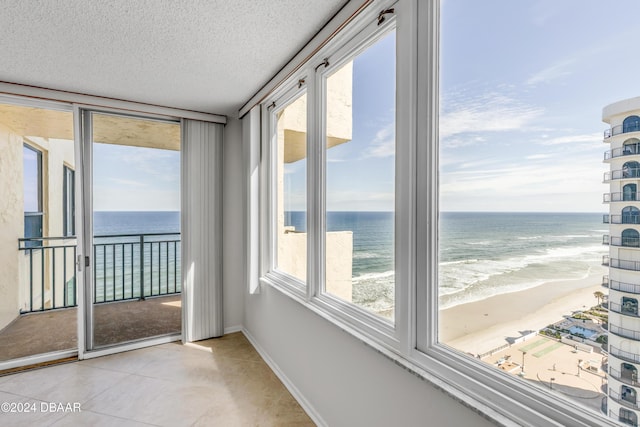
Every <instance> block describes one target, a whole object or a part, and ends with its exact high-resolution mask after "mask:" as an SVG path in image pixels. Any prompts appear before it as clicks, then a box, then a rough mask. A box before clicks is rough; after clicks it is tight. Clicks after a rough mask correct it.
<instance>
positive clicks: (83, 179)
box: [74, 105, 184, 360]
mask: <svg viewBox="0 0 640 427" xmlns="http://www.w3.org/2000/svg"><path fill="white" fill-rule="evenodd" d="M94 114H104V115H112V116H116V117H125V118H134V119H142V120H151V121H160V122H165V123H166V122H173V123H177V124H181V119H180V118H177V117H172V116H165V115H159V114H152V113H140V114H132V113H131V112H128V111H122V110H118V109H113V108H96V107H89V106H87V107H84V106H79V105H76V106H74V119H75V122H76V125H77V126H78V129H77V133H76V135H78V137H77V138H76V139H77V143H79V145H80V147H79V153H80V155H81V157H82V161H81V163H80V165H81V173H80V176H78V175H76V204H77V207H76V230H77V231H78V230H81V231H78V236H80V234H81V235H82V242H81V241H80V237H78V254H79V255H78V261H79V264H78V268H79V271H78V275H82V276H83V280H82V286H79V287H78V302H79V303H78V358H79V359H80V360H82V359H90V358H94V357H100V356H105V355H108V354H114V353H119V352H123V351H129V350H135V349H139V348H144V347H149V346H153V345H158V344H164V343H169V342H174V341H180V340H181V339H182V331H181V332H180V333H177V334H171V335H164V336H159V337H150V338H146V339H140V340H136V341H129V342H123V343H119V344H114V345H109V346H104V347H99V348H95V345H94V339H93V338H94V331H95V323H94V316H93V298H94V295H93V294H94V284H93V277H94V275H93V271H94V260H93V250H91V248H93V244H94V242H93V115H94ZM181 134H182V132H181ZM78 183H79V184H78ZM78 193H80V194H78ZM78 196H79V197H78ZM80 205H81V206H82V209H81V212H79V211H78V209H79V208H78V206H80ZM182 298H184V293H183V294H182ZM183 321H184V320H183ZM182 330H184V324H183V325H182Z"/></svg>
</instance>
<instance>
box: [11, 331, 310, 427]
mask: <svg viewBox="0 0 640 427" xmlns="http://www.w3.org/2000/svg"><path fill="white" fill-rule="evenodd" d="M3 392H4V393H3ZM2 397H4V398H5V400H8V399H14V400H15V399H27V400H29V399H32V400H36V399H37V402H38V404H39V401H40V400H42V401H52V402H63V403H66V402H72V403H73V402H80V403H81V408H82V412H81V413H79V414H78V413H69V414H60V413H58V414H31V415H32V416H31V417H30V418H29V417H25V416H24V415H25V414H21V415H20V417H18V418H16V417H13V418H11V422H13V420H15V421H16V423H15V424H16V425H20V426H23V425H27V426H30V425H34V426H35V425H37V426H48V425H52V424H55V426H57V427H60V426H76V425H80V426H82V425H91V426H102V425H104V426H120V425H123V426H140V425H152V426H171V427H174V426H178V427H179V426H185V427H186V426H203V427H208V426H223V427H234V426H240V427H242V426H268V427H270V426H273V427H281V426H313V422H312V421H311V419H310V418H309V417H308V416H307V414H306V413H305V412H304V411H303V409H302V408H301V407H300V405H298V403H297V402H296V401H295V400H294V399H293V397H292V396H291V394H290V393H289V391H288V390H287V389H286V388H285V387H284V385H283V384H282V383H281V382H280V381H279V379H278V378H277V377H276V375H275V374H274V373H273V371H271V369H269V367H268V365H267V364H266V363H265V362H264V361H263V360H262V358H261V357H260V356H259V354H258V353H257V352H256V351H255V349H254V348H253V347H252V346H251V344H250V343H249V341H247V339H246V338H245V337H244V335H242V334H240V333H237V334H230V335H227V336H225V337H222V338H216V339H211V340H204V341H200V342H198V343H194V344H190V345H185V346H183V345H181V344H178V343H171V344H163V345H160V346H155V347H150V348H145V349H140V350H134V351H129V352H125V353H120V354H114V355H110V356H104V357H100V358H95V359H90V360H85V361H81V362H77V363H72V364H66V365H60V366H54V367H49V368H45V369H39V370H35V371H30V372H24V373H20V374H14V375H10V376H7V377H0V398H2ZM1 415H2V414H0V416H1ZM4 420H9V418H5V417H1V418H0V425H1V426H5V425H12V424H6V423H5V422H4Z"/></svg>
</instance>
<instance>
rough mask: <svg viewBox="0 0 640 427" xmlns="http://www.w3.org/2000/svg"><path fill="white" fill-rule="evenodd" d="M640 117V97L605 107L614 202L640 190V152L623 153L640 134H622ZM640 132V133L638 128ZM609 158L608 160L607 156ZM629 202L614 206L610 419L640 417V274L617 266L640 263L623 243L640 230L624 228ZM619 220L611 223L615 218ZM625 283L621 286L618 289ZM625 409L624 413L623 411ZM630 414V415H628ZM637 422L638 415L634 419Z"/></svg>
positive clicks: (638, 251)
mask: <svg viewBox="0 0 640 427" xmlns="http://www.w3.org/2000/svg"><path fill="white" fill-rule="evenodd" d="M632 115H638V116H640V98H634V99H630V100H625V101H621V102H619V103H616V104H611V105H609V106H607V107H605V108H604V111H603V120H604V121H605V122H607V123H609V124H610V125H611V130H612V131H613V132H612V133H613V135H612V136H610V137H607V138H605V142H607V143H609V145H610V146H609V147H607V148H608V150H609V152H608V153H607V156H605V162H607V163H609V166H610V178H612V179H609V180H608V183H609V190H608V192H609V194H608V195H606V196H605V200H606V198H610V199H611V200H618V199H620V198H626V197H620V193H622V192H623V188H624V186H625V185H627V184H635V185H636V187H637V188H638V189H640V178H639V177H638V175H637V174H634V173H629V174H625V175H623V174H622V173H621V172H620V171H622V170H623V167H624V165H625V163H627V162H629V161H634V160H635V161H639V162H640V153H638V154H635V153H634V152H629V154H627V153H626V152H625V151H624V145H625V142H627V141H629V140H631V139H633V138H638V137H640V132H638V131H630V130H629V129H626V130H623V128H622V124H623V121H624V119H625V118H626V117H628V116H632ZM638 130H640V129H638ZM607 157H608V158H607ZM636 191H637V190H636ZM628 199H629V200H621V201H610V202H609V214H610V217H609V218H610V225H609V241H610V245H609V257H610V268H609V297H608V299H609V334H608V340H609V358H608V367H609V372H608V386H607V389H608V398H607V412H608V414H607V415H609V416H610V417H611V418H614V419H616V420H621V421H622V419H620V417H621V415H623V416H625V417H626V416H627V415H628V414H629V413H628V412H627V411H631V412H632V413H635V416H636V417H638V416H639V415H640V411H639V410H638V409H637V408H638V407H640V395H639V394H640V386H638V385H639V383H637V381H638V378H637V372H638V371H639V370H640V317H638V312H637V303H636V309H635V310H636V311H635V312H634V310H633V304H632V302H633V301H636V302H637V301H638V300H639V299H640V292H639V291H637V290H634V288H635V287H637V288H638V289H640V271H637V270H638V268H636V265H634V263H632V262H631V263H625V264H627V265H625V268H624V269H623V268H616V267H614V266H613V265H615V264H614V263H616V262H617V261H616V260H620V262H623V263H624V262H625V261H640V248H638V247H636V246H635V244H636V243H635V242H634V241H633V240H626V241H623V240H622V239H621V237H622V233H623V231H624V230H639V231H640V224H637V223H634V222H636V221H634V220H632V219H630V218H627V219H625V220H624V221H625V222H628V223H625V224H616V223H615V222H620V218H621V215H622V210H623V209H624V208H626V207H629V206H631V207H636V208H639V209H640V201H638V200H639V199H640V198H638V197H636V196H635V195H633V196H631V197H628ZM614 218H616V219H615V220H613V221H612V220H611V219H614ZM618 284H622V285H618ZM621 411H622V412H621ZM625 414H626V415H625ZM632 418H633V416H632Z"/></svg>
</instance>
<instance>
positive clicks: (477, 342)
mask: <svg viewBox="0 0 640 427" xmlns="http://www.w3.org/2000/svg"><path fill="white" fill-rule="evenodd" d="M602 290H603V287H602V272H600V273H599V274H597V273H595V272H592V273H591V274H589V276H587V277H586V278H583V279H578V280H563V281H554V282H547V283H543V284H542V285H540V286H536V287H533V288H529V289H524V290H522V291H516V292H509V293H506V294H500V295H495V296H492V297H489V298H486V299H483V300H480V301H474V302H469V303H466V304H459V305H455V306H453V307H450V308H446V309H444V310H440V313H439V341H440V342H441V343H443V344H446V345H448V346H451V347H453V348H455V349H457V350H459V351H463V352H466V353H472V354H479V353H483V352H485V351H489V350H491V349H493V348H496V347H499V346H500V345H503V344H505V343H506V342H507V341H506V340H507V339H508V338H517V337H520V336H522V335H525V334H527V333H529V332H533V331H537V330H539V329H541V328H543V327H545V326H547V325H549V324H551V323H555V322H557V321H560V320H562V319H563V318H564V317H563V316H566V315H568V314H571V312H573V311H576V310H583V309H588V308H591V307H593V306H595V305H596V304H597V300H596V298H595V297H594V296H593V293H594V292H596V291H602Z"/></svg>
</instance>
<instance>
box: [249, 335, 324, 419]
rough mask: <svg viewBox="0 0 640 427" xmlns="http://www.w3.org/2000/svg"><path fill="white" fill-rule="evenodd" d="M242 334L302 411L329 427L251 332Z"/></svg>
mask: <svg viewBox="0 0 640 427" xmlns="http://www.w3.org/2000/svg"><path fill="white" fill-rule="evenodd" d="M241 329H242V333H243V334H244V336H245V337H247V339H248V340H249V342H250V343H251V345H253V347H254V348H255V349H256V351H257V352H258V354H259V355H260V357H262V359H263V360H264V361H265V362H266V363H267V365H269V367H270V368H271V370H272V371H273V372H274V373H275V374H276V376H277V377H278V379H279V380H280V381H282V384H284V386H285V387H286V388H287V390H289V393H291V395H292V396H293V398H294V399H296V400H297V401H298V403H299V404H300V406H302V409H304V411H305V412H306V413H307V415H309V418H311V420H312V421H313V422H314V423H315V424H316V425H317V426H319V427H327V423H326V422H325V421H324V420H323V419H322V417H321V416H320V414H319V413H318V412H317V411H316V410H315V408H314V407H313V405H311V403H309V401H308V400H307V399H306V398H305V397H304V395H303V394H302V393H300V390H298V388H297V387H296V386H295V385H294V384H293V383H292V382H291V380H289V378H288V377H287V376H286V375H285V374H284V372H282V370H281V369H280V368H279V367H278V365H277V364H276V363H275V362H274V361H273V359H271V357H269V355H268V354H267V353H266V352H265V351H264V349H263V348H262V347H261V346H260V344H258V342H257V341H256V340H255V339H254V338H253V336H251V334H250V333H249V331H247V330H246V329H245V328H241Z"/></svg>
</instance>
